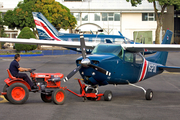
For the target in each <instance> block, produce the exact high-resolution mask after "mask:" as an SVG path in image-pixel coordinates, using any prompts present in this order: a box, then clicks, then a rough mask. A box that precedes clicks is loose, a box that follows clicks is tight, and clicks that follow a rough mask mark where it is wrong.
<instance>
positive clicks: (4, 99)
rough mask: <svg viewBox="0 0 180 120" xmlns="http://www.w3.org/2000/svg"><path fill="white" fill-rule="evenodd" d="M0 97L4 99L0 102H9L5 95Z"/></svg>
mask: <svg viewBox="0 0 180 120" xmlns="http://www.w3.org/2000/svg"><path fill="white" fill-rule="evenodd" d="M0 98H2V99H3V100H1V101H0V103H5V102H8V101H7V100H6V98H5V97H4V95H0Z"/></svg>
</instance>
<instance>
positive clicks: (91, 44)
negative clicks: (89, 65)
mask: <svg viewBox="0 0 180 120" xmlns="http://www.w3.org/2000/svg"><path fill="white" fill-rule="evenodd" d="M0 42H9V43H20V44H31V45H50V46H62V47H69V48H80V47H81V45H80V42H72V41H50V40H36V39H16V38H0ZM96 45H98V43H95V42H86V48H87V49H94V47H95V46H96Z"/></svg>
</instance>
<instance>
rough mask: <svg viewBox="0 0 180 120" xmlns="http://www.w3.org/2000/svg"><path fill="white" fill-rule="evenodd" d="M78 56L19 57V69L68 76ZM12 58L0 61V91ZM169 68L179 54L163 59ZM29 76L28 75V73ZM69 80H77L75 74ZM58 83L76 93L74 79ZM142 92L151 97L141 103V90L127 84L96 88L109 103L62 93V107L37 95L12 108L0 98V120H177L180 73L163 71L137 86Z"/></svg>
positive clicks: (179, 115) (179, 62) (178, 62)
mask: <svg viewBox="0 0 180 120" xmlns="http://www.w3.org/2000/svg"><path fill="white" fill-rule="evenodd" d="M79 56H80V55H56V56H46V55H45V56H38V57H23V58H21V61H20V66H21V67H28V68H35V69H36V71H35V72H38V73H56V72H60V73H63V74H64V75H65V76H66V75H68V73H70V72H71V71H72V70H73V69H74V68H76V64H75V60H76V59H77V58H78V57H79ZM12 60H13V57H6V58H3V57H1V58H0V66H1V67H0V79H1V81H0V91H2V89H3V86H4V85H5V83H4V79H6V78H7V77H8V74H7V71H6V69H8V68H9V64H10V62H11V61H12ZM167 65H169V66H180V52H170V54H169V56H168V60H167ZM28 74H29V73H28ZM73 78H81V77H80V75H79V73H77V74H76V75H75V76H74V77H73ZM73 78H72V79H70V80H69V81H68V82H66V83H64V82H62V86H63V87H64V86H67V88H69V89H70V90H72V91H74V92H76V93H79V91H80V87H79V84H78V81H77V80H74V79H73ZM136 85H140V86H142V87H144V88H146V89H148V88H151V89H152V90H153V92H154V97H153V99H152V100H151V101H147V100H145V96H144V93H143V91H142V90H141V89H138V88H135V87H132V86H128V85H118V86H116V87H115V86H113V85H106V86H102V87H99V93H104V91H105V90H111V91H112V93H113V99H112V101H104V99H103V97H102V98H101V100H100V101H89V100H87V101H86V102H83V100H82V98H80V97H77V96H75V95H73V94H72V93H70V92H68V91H66V101H65V103H64V105H55V104H54V103H53V102H52V103H44V102H43V101H42V100H41V98H40V93H30V95H29V98H28V100H27V101H26V103H25V104H22V105H14V104H11V103H9V102H8V101H6V100H5V99H4V97H3V96H2V95H1V96H0V120H15V119H16V120H92V119H95V120H179V118H180V73H168V72H166V71H165V72H164V73H162V74H160V75H157V76H155V77H152V78H149V79H147V80H145V81H142V82H140V83H137V84H136Z"/></svg>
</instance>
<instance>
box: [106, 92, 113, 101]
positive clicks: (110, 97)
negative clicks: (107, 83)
mask: <svg viewBox="0 0 180 120" xmlns="http://www.w3.org/2000/svg"><path fill="white" fill-rule="evenodd" d="M112 98H113V94H112V92H111V91H110V90H106V91H105V92H104V100H105V101H111V100H112Z"/></svg>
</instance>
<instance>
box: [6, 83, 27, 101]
mask: <svg viewBox="0 0 180 120" xmlns="http://www.w3.org/2000/svg"><path fill="white" fill-rule="evenodd" d="M28 97H29V90H28V89H27V87H26V85H24V84H22V83H14V84H12V85H10V86H9V88H8V90H7V98H8V99H9V102H11V103H13V104H23V103H25V102H26V100H27V99H28Z"/></svg>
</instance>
